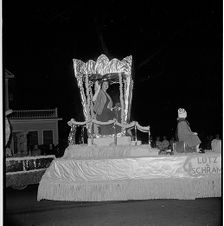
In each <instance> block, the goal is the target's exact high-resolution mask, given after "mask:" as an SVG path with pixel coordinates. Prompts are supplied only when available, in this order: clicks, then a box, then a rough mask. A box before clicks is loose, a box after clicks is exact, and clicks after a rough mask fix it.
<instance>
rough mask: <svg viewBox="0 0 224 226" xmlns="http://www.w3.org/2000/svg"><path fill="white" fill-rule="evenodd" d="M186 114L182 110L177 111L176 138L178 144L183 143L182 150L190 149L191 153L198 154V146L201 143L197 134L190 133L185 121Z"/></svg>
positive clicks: (188, 125)
mask: <svg viewBox="0 0 224 226" xmlns="http://www.w3.org/2000/svg"><path fill="white" fill-rule="evenodd" d="M186 117H187V112H186V110H185V109H183V108H179V109H178V118H177V121H178V123H177V138H178V141H179V142H183V144H184V149H186V150H187V149H192V150H193V151H196V152H200V149H199V145H200V143H201V141H200V139H199V137H198V134H197V133H196V132H192V131H191V128H190V124H189V122H188V121H187V120H186Z"/></svg>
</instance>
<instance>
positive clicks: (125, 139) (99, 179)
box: [37, 55, 221, 201]
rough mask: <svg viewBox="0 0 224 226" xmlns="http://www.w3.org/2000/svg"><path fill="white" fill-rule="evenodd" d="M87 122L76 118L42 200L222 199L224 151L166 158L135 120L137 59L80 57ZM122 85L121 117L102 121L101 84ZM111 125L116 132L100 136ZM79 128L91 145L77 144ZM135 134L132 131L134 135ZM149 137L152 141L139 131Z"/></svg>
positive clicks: (42, 186)
mask: <svg viewBox="0 0 224 226" xmlns="http://www.w3.org/2000/svg"><path fill="white" fill-rule="evenodd" d="M73 65H74V74H75V78H76V80H77V84H78V87H79V89H80V94H81V101H82V105H83V114H84V117H85V120H84V121H83V122H78V121H76V120H74V119H71V120H70V121H69V122H68V125H69V126H70V127H71V131H70V134H69V138H68V140H69V145H68V147H67V148H66V150H65V153H64V156H63V157H62V158H57V159H54V160H53V161H52V162H51V165H50V166H49V168H48V169H47V170H46V172H45V173H44V175H43V176H42V179H41V181H40V183H39V187H38V194H37V200H42V199H47V200H61V201H112V200H144V199H195V198H204V197H220V196H221V154H220V153H212V152H211V153H205V154H201V153H174V154H173V155H170V154H169V155H160V154H159V153H160V152H159V150H158V149H156V148H152V147H151V144H150V127H149V126H141V125H140V124H139V123H138V122H136V121H132V122H131V121H130V113H131V102H132V91H133V78H132V70H131V69H132V57H131V56H128V57H126V58H124V59H123V60H118V59H112V60H109V59H108V58H107V57H106V56H105V55H101V56H99V57H98V59H97V60H96V61H93V60H89V61H87V62H86V63H85V62H83V61H81V60H77V59H74V60H73ZM102 80H103V81H107V82H109V83H110V85H111V86H112V85H113V84H118V92H119V106H120V108H114V109H115V111H116V112H117V113H118V112H119V114H116V115H119V117H115V118H114V119H112V120H108V121H106V122H105V121H99V120H97V118H96V115H95V112H94V103H93V96H94V93H95V92H96V89H95V84H96V81H102ZM152 110H153V109H152ZM105 125H111V126H112V128H113V134H110V135H102V134H99V130H98V128H99V127H100V126H105ZM77 128H81V131H83V133H84V132H86V134H87V142H83V144H76V142H75V137H76V131H77ZM130 131H131V132H130ZM138 131H141V132H143V133H146V134H147V135H148V143H147V144H142V143H141V141H140V140H138V136H137V132H138Z"/></svg>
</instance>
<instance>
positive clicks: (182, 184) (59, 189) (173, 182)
mask: <svg viewBox="0 0 224 226" xmlns="http://www.w3.org/2000/svg"><path fill="white" fill-rule="evenodd" d="M206 197H221V178H220V177H217V178H216V177H215V178H200V179H199V178H193V179H177V178H174V179H173V178H172V179H151V180H140V179H139V180H126V181H111V182H107V183H106V182H99V183H92V182H91V183H83V184H67V183H58V182H57V181H54V182H52V181H49V180H48V181H47V180H43V179H42V181H41V182H40V184H39V188H38V194H37V200H38V201H40V200H41V199H48V200H57V201H112V200H114V201H115V200H146V199H195V198H206Z"/></svg>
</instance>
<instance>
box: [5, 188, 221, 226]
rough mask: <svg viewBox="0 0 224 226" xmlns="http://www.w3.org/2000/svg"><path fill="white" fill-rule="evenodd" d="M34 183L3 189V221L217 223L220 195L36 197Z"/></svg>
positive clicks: (18, 225) (32, 224) (114, 225)
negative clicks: (125, 198) (187, 197)
mask: <svg viewBox="0 0 224 226" xmlns="http://www.w3.org/2000/svg"><path fill="white" fill-rule="evenodd" d="M37 189H38V186H37V185H30V186H28V187H27V188H25V189H24V190H13V189H11V188H7V189H5V190H4V198H5V200H4V204H5V209H4V218H5V223H4V225H7V226H11V225H15V226H26V225H27V226H42V225H44V226H45V225H49V226H50V225H51V226H56V225H58V226H63V225H66V226H67V225H72V226H74V225H85V226H86V225H94V226H95V225H96V226H101V225H107V226H108V225H111V226H119V225H120V226H121V225H122V226H123V225H124V226H132V225H133V226H134V225H136V226H142V225H152V226H182V225H183V226H191V225H193V226H220V225H222V199H221V198H207V199H196V200H145V201H122V202H59V201H49V200H42V201H40V202H38V201H36V196H37Z"/></svg>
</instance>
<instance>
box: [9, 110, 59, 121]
mask: <svg viewBox="0 0 224 226" xmlns="http://www.w3.org/2000/svg"><path fill="white" fill-rule="evenodd" d="M9 118H10V119H51V118H58V110H57V108H55V109H43V110H13V112H12V114H10V115H9Z"/></svg>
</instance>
